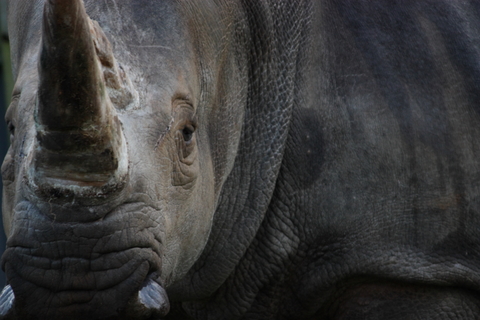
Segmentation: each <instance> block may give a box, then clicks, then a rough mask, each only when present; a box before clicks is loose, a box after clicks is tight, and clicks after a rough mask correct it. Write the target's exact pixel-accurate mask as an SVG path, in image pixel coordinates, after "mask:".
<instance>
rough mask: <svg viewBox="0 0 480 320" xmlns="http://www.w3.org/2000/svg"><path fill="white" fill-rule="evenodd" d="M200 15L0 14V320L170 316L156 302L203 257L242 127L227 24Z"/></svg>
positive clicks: (79, 7)
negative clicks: (0, 147) (2, 46)
mask: <svg viewBox="0 0 480 320" xmlns="http://www.w3.org/2000/svg"><path fill="white" fill-rule="evenodd" d="M207 7H208V6H207ZM85 8H86V9H85ZM207 9H208V10H206V9H205V10H204V11H202V10H201V9H199V8H195V7H194V6H193V5H189V4H188V3H182V4H178V3H176V2H173V1H162V2H161V3H160V2H155V4H145V3H144V2H142V3H141V4H139V3H137V4H136V3H133V4H131V3H128V2H122V3H119V4H115V3H108V4H104V3H103V2H102V3H100V2H99V1H86V3H85V5H84V4H83V2H82V1H80V0H75V1H68V2H67V1H60V0H59V1H53V0H49V1H46V2H45V3H44V1H30V0H28V1H27V0H25V1H17V0H15V1H12V2H11V3H9V23H10V25H9V29H10V32H11V43H12V56H13V67H14V72H15V74H16V84H15V90H14V93H13V102H12V104H11V106H10V108H9V110H8V112H7V115H6V121H7V123H8V126H9V128H10V133H11V140H12V145H11V147H10V150H9V152H8V155H7V156H6V158H5V160H4V163H3V166H2V176H3V182H4V186H5V187H4V195H3V197H4V207H3V219H4V222H5V226H6V231H7V234H8V244H7V250H6V253H5V255H4V257H3V260H2V265H3V268H4V269H5V271H6V273H7V281H8V283H9V287H7V289H6V290H5V294H4V297H3V298H2V299H4V300H5V301H6V300H8V303H3V307H2V308H3V309H2V310H0V313H2V314H3V315H5V314H6V315H7V317H10V318H21V319H29V318H38V317H39V318H42V319H43V318H45V319H47V318H48V319H65V318H67V317H68V318H72V319H77V318H78V319H80V318H82V319H83V318H84V317H87V316H88V317H92V318H95V319H97V318H101V319H104V318H105V319H109V318H115V319H117V318H130V317H131V318H136V319H141V318H149V317H155V316H156V317H158V316H162V315H164V314H165V313H166V312H168V298H167V296H166V292H165V289H168V286H169V285H170V284H172V283H174V282H175V281H177V280H179V279H181V278H182V276H183V275H185V273H186V272H187V271H188V270H189V268H190V267H191V266H192V264H193V263H194V262H195V260H196V259H197V258H198V256H199V255H200V253H201V252H202V250H203V248H204V246H205V243H206V241H207V239H208V235H209V232H210V227H211V224H212V219H213V215H214V212H215V208H216V203H217V200H218V198H219V194H220V192H221V189H222V184H223V182H224V181H225V179H226V176H227V175H228V173H229V172H230V170H231V168H232V165H233V161H234V159H235V153H236V148H237V145H238V141H239V137H240V130H241V124H242V120H243V107H242V106H243V104H244V103H245V93H244V92H242V91H239V90H236V89H235V88H239V87H242V86H244V85H243V84H242V82H243V81H244V79H245V73H246V70H242V69H241V67H239V66H240V65H241V64H240V63H239V60H240V59H242V54H241V53H239V50H238V48H233V47H232V45H231V42H232V41H231V40H232V39H230V38H229V37H225V36H220V34H222V35H225V34H227V35H228V34H233V30H234V29H233V28H234V27H233V26H234V24H232V23H231V21H232V16H231V12H234V11H233V10H231V11H230V13H229V12H225V11H220V10H218V8H216V7H215V6H213V5H212V6H210V7H208V8H207ZM87 12H88V14H87ZM222 15H223V16H224V18H223V19H222V18H221V17H222ZM229 19H230V20H229ZM20 21H22V22H20ZM26 22H28V23H26ZM199 26H202V28H204V29H206V30H207V31H206V32H203V33H199V32H198V30H199ZM0 300H1V299H0Z"/></svg>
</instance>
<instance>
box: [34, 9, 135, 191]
mask: <svg viewBox="0 0 480 320" xmlns="http://www.w3.org/2000/svg"><path fill="white" fill-rule="evenodd" d="M94 33H95V32H94V25H93V23H92V22H91V21H90V19H89V17H88V16H87V13H86V12H85V7H84V5H83V1H82V0H68V1H67V0H47V1H46V3H45V7H44V14H43V30H42V44H41V52H40V60H39V77H40V84H39V89H38V99H37V107H36V111H35V122H36V129H37V142H38V147H37V148H36V153H35V156H34V163H35V175H36V177H35V178H36V181H37V182H38V184H45V183H47V184H48V185H49V187H51V185H54V184H55V183H56V184H61V185H62V186H65V185H67V187H68V185H69V184H78V185H81V186H86V187H89V186H96V187H101V186H103V185H105V184H107V183H108V184H110V185H116V186H117V187H116V188H117V189H118V182H119V181H113V180H119V179H120V180H122V179H124V175H125V174H126V171H127V163H128V161H127V159H126V157H127V152H126V143H125V141H124V138H123V134H122V130H121V125H120V123H119V120H118V117H117V115H116V111H115V109H114V108H113V106H112V103H111V101H110V99H109V97H108V94H107V90H106V86H105V81H104V78H103V73H102V69H101V63H100V60H99V58H98V56H97V53H96V50H95V45H94V39H93V36H92V34H94ZM112 179H113V180H112ZM40 187H41V186H40ZM62 188H64V187H62Z"/></svg>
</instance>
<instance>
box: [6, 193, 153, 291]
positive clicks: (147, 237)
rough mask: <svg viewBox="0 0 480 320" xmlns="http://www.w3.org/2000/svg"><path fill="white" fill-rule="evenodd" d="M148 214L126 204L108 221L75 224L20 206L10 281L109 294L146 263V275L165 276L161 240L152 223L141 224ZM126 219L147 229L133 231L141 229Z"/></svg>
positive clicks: (10, 252) (9, 253)
mask: <svg viewBox="0 0 480 320" xmlns="http://www.w3.org/2000/svg"><path fill="white" fill-rule="evenodd" d="M148 210H149V209H148V207H147V208H145V207H144V206H141V205H139V204H137V203H131V204H125V205H122V206H120V207H119V208H117V209H116V210H115V212H112V213H110V214H109V216H108V219H105V220H101V221H97V222H92V223H86V224H83V223H77V224H72V223H57V222H52V221H51V220H50V219H49V218H47V217H46V216H44V215H42V214H39V212H38V208H36V207H35V206H34V205H33V204H31V203H29V202H23V203H20V204H19V205H17V208H16V219H17V221H16V227H15V229H14V230H12V235H11V237H10V238H9V240H8V243H7V250H6V251H5V254H4V256H3V258H2V268H3V269H4V270H6V271H7V274H9V273H10V275H9V278H10V277H11V276H15V277H20V278H21V279H23V280H24V281H27V282H30V283H32V284H35V285H36V286H38V287H43V288H45V289H47V290H49V291H52V292H58V291H65V290H69V291H70V290H105V289H108V288H111V287H114V286H115V285H117V284H118V283H121V282H122V281H124V280H125V279H127V278H128V277H130V276H131V275H132V274H133V273H136V272H138V270H139V269H142V270H144V268H145V263H148V273H147V275H148V274H152V273H160V272H159V271H160V270H159V268H160V267H161V258H160V257H161V247H162V246H161V241H160V239H158V238H156V237H153V235H152V233H151V232H149V230H148V229H149V228H154V227H155V224H154V223H153V222H152V220H151V219H142V218H144V215H145V214H147V212H148ZM143 211H146V212H143ZM127 218H128V219H134V220H138V221H142V222H143V224H141V225H140V226H138V227H135V228H134V227H131V226H132V225H136V224H135V223H132V224H130V223H126V221H129V220H127ZM92 230H94V232H92ZM89 235H90V237H88V236H89ZM142 272H143V271H142ZM13 287H14V290H15V286H13Z"/></svg>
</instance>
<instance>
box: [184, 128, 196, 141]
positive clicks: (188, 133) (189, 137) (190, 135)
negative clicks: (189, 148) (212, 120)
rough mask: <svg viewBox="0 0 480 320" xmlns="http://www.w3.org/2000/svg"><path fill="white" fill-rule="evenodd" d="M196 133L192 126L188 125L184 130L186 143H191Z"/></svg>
mask: <svg viewBox="0 0 480 320" xmlns="http://www.w3.org/2000/svg"><path fill="white" fill-rule="evenodd" d="M194 132H195V128H194V127H193V126H192V125H186V126H185V127H183V129H182V136H183V140H185V142H187V143H190V142H191V141H192V139H193V133H194Z"/></svg>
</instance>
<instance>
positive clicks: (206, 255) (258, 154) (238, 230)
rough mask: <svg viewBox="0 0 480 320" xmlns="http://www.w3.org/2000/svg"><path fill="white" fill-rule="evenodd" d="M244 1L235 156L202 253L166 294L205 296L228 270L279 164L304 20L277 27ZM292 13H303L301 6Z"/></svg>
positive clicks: (261, 212)
mask: <svg viewBox="0 0 480 320" xmlns="http://www.w3.org/2000/svg"><path fill="white" fill-rule="evenodd" d="M248 6H249V10H248V11H249V14H252V15H258V16H256V17H249V18H248V21H249V25H248V30H249V35H248V36H249V37H248V39H250V40H249V43H247V45H246V47H247V48H249V50H250V51H249V52H247V56H248V60H249V61H248V70H249V84H248V86H249V87H248V97H247V105H246V110H245V116H244V122H243V129H242V135H241V139H240V143H239V147H238V152H237V156H236V158H235V162H234V165H233V168H232V170H231V172H230V174H229V176H228V178H227V180H226V181H225V183H224V184H223V187H222V191H221V194H220V199H219V202H218V206H217V210H216V212H215V216H214V220H213V226H212V229H211V230H212V231H211V234H210V237H209V240H208V243H207V245H206V247H205V249H204V252H203V254H202V255H201V257H200V258H199V260H198V261H197V262H196V264H195V265H194V266H193V267H192V269H191V270H190V273H189V275H188V276H187V277H186V278H185V279H184V281H183V282H180V283H177V284H176V285H175V288H173V289H172V292H171V296H172V297H173V296H174V295H175V294H176V293H177V292H178V293H180V292H182V294H185V292H189V293H190V294H191V295H192V296H195V297H198V296H207V295H210V294H211V293H212V292H213V291H215V290H216V289H217V288H218V287H219V286H220V285H221V284H222V283H223V282H224V281H225V279H226V278H227V277H228V276H229V275H230V274H231V273H232V271H233V269H234V268H235V266H236V265H237V264H238V261H239V260H240V259H241V257H242V256H243V255H244V253H245V251H246V250H247V248H248V247H249V245H250V244H251V242H252V240H253V238H254V237H255V235H256V233H257V231H258V229H259V227H260V225H261V223H262V221H263V219H264V217H265V214H266V212H267V210H268V205H269V203H270V200H271V197H272V194H273V192H274V188H275V184H276V180H277V176H278V174H279V171H280V167H281V164H282V160H283V153H284V149H285V143H286V140H287V136H288V132H289V127H290V122H291V118H292V109H293V105H294V104H295V101H294V99H293V93H294V92H295V87H296V84H297V83H298V81H300V80H299V77H301V74H302V72H301V70H300V68H303V66H302V64H301V63H298V62H299V61H300V60H301V57H300V50H299V49H300V48H302V45H301V44H299V43H298V41H296V40H295V39H301V38H302V36H301V35H300V33H301V32H302V30H306V28H305V25H303V23H306V20H305V19H297V17H296V16H295V15H292V16H291V18H290V19H292V21H301V22H300V23H292V24H291V25H290V26H289V27H291V28H292V30H283V31H282V27H280V22H279V20H276V18H275V14H274V13H272V12H270V11H269V10H267V9H266V8H263V7H262V4H261V3H259V2H256V1H253V2H252V3H251V4H248ZM296 13H297V14H299V15H300V14H303V15H304V16H308V14H307V13H304V12H302V10H296ZM281 19H283V20H282V21H285V17H282V18H281ZM295 19H297V20H295ZM262 23H263V24H264V25H259V24H262ZM276 24H279V25H278V26H277V25H276ZM305 32H306V31H305ZM286 35H288V37H291V38H287V36H286ZM280 36H281V38H280ZM288 61H290V62H291V63H288ZM205 279H208V281H205ZM192 284H193V285H192ZM192 288H194V291H192ZM185 307H186V306H185Z"/></svg>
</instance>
